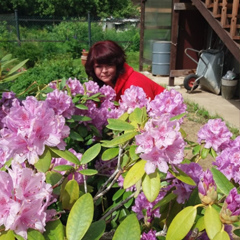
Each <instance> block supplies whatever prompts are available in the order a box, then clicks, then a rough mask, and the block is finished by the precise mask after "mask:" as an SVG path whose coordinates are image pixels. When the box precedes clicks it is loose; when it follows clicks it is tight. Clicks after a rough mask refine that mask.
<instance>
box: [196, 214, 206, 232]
mask: <svg viewBox="0 0 240 240" xmlns="http://www.w3.org/2000/svg"><path fill="white" fill-rule="evenodd" d="M194 228H197V229H198V230H199V232H201V231H203V230H204V229H205V224H204V217H200V218H199V219H198V220H197V223H196V224H195V226H194Z"/></svg>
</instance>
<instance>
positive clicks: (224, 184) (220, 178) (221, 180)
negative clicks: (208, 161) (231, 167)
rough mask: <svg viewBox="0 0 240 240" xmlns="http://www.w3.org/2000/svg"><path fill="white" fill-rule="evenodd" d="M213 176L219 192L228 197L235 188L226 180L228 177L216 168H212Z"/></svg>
mask: <svg viewBox="0 0 240 240" xmlns="http://www.w3.org/2000/svg"><path fill="white" fill-rule="evenodd" d="M211 172H212V174H213V179H214V181H215V183H216V185H217V187H218V188H219V190H220V191H221V192H222V193H223V194H225V195H226V196H227V195H228V194H229V192H230V191H231V189H233V188H234V186H233V184H232V183H231V182H230V181H229V180H228V179H227V178H226V176H225V175H224V174H223V173H222V172H220V171H219V170H217V169H216V168H211Z"/></svg>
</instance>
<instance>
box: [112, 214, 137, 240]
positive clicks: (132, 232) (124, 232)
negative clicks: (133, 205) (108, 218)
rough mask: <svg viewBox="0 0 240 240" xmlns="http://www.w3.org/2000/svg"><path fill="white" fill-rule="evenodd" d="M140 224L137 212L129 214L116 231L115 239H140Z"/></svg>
mask: <svg viewBox="0 0 240 240" xmlns="http://www.w3.org/2000/svg"><path fill="white" fill-rule="evenodd" d="M140 234H141V231H140V226H139V223H138V219H137V217H136V216H135V214H130V215H128V216H127V217H126V218H125V219H124V220H123V221H122V222H121V224H120V225H119V227H118V228H117V230H116V232H115V233H114V236H113V240H123V239H124V240H133V239H134V240H140Z"/></svg>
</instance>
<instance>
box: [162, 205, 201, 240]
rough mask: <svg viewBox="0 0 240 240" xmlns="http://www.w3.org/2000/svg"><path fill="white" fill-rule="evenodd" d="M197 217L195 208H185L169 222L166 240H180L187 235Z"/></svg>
mask: <svg viewBox="0 0 240 240" xmlns="http://www.w3.org/2000/svg"><path fill="white" fill-rule="evenodd" d="M196 215H197V208H196V207H192V206H189V207H186V208H184V209H183V210H182V211H181V212H179V213H178V214H177V216H176V217H175V218H174V219H173V221H172V222H171V224H170V226H169V229H168V231H167V236H166V240H173V239H174V240H182V239H184V237H185V236H186V235H187V234H188V232H189V231H190V229H191V227H192V226H193V223H194V221H195V218H196Z"/></svg>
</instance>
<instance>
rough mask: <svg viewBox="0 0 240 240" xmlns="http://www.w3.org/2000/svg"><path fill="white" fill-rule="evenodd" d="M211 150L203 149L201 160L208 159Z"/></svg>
mask: <svg viewBox="0 0 240 240" xmlns="http://www.w3.org/2000/svg"><path fill="white" fill-rule="evenodd" d="M209 152H210V149H209V148H203V149H202V151H201V158H202V159H205V158H206V157H207V155H208V154H209Z"/></svg>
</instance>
